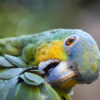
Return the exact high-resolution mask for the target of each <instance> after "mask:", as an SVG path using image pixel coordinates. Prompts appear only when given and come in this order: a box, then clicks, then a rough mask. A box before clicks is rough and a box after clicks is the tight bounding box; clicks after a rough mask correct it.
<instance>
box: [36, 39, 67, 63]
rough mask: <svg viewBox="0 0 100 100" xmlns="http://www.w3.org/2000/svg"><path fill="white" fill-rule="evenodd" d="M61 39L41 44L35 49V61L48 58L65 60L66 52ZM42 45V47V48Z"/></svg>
mask: <svg viewBox="0 0 100 100" xmlns="http://www.w3.org/2000/svg"><path fill="white" fill-rule="evenodd" d="M62 45H63V42H62V41H58V40H57V41H54V42H52V43H49V44H45V45H44V46H43V45H41V46H39V47H38V48H37V50H36V63H39V62H41V61H46V60H48V59H58V60H62V61H66V60H67V56H66V53H65V52H64V50H63V46H62ZM42 47H43V48H42Z"/></svg>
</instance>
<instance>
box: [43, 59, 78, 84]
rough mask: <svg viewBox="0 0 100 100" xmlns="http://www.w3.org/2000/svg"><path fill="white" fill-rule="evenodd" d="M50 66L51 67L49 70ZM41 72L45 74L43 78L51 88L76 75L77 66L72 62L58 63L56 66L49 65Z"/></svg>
mask: <svg viewBox="0 0 100 100" xmlns="http://www.w3.org/2000/svg"><path fill="white" fill-rule="evenodd" d="M56 63H57V62H56ZM54 65H56V66H54ZM50 66H52V67H51V68H50ZM48 67H49V68H48ZM43 70H44V71H45V72H46V74H47V75H46V77H45V79H46V81H47V82H48V83H49V84H51V85H53V86H54V85H59V84H62V83H64V82H66V81H68V80H70V79H73V78H74V77H76V76H77V75H78V73H77V64H76V63H75V62H73V61H72V60H68V61H60V62H59V63H58V64H54V63H51V65H50V64H49V65H48V66H46V67H45V68H44V69H43Z"/></svg>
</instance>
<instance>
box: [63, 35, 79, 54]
mask: <svg viewBox="0 0 100 100" xmlns="http://www.w3.org/2000/svg"><path fill="white" fill-rule="evenodd" d="M78 41H79V36H77V35H72V36H69V37H67V38H66V39H65V41H64V44H63V47H64V50H65V52H67V54H70V50H71V49H72V48H74V47H75V45H76V44H77V43H78Z"/></svg>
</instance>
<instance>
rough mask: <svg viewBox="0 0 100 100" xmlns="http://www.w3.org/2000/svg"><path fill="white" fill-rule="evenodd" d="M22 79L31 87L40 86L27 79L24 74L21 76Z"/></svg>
mask: <svg viewBox="0 0 100 100" xmlns="http://www.w3.org/2000/svg"><path fill="white" fill-rule="evenodd" d="M20 77H21V78H22V79H23V80H24V82H25V83H27V84H29V85H39V83H36V82H34V81H31V80H29V79H27V78H26V77H25V75H24V74H22V75H20Z"/></svg>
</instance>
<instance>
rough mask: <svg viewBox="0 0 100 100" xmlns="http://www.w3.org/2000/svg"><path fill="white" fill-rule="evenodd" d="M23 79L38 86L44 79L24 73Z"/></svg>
mask: <svg viewBox="0 0 100 100" xmlns="http://www.w3.org/2000/svg"><path fill="white" fill-rule="evenodd" d="M25 77H26V78H27V79H29V80H31V81H34V82H36V83H38V84H41V83H43V82H44V79H43V78H42V77H40V76H39V75H36V74H33V73H29V72H25Z"/></svg>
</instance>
